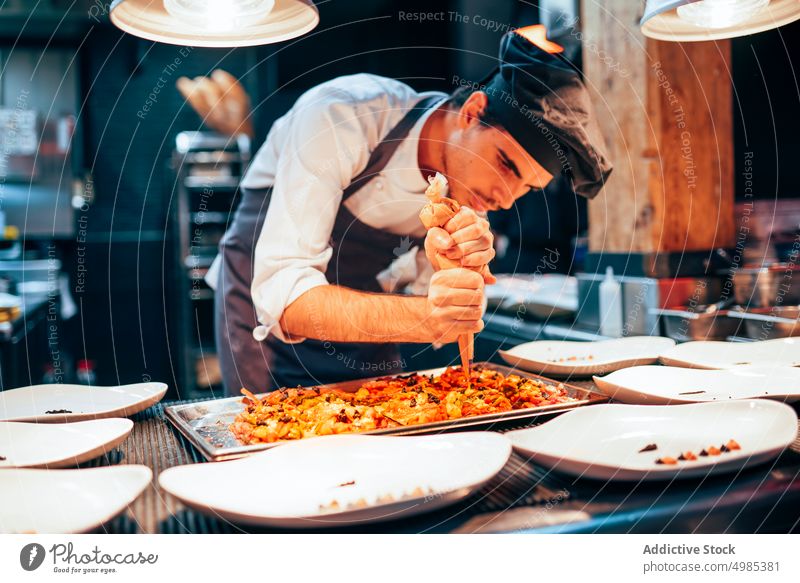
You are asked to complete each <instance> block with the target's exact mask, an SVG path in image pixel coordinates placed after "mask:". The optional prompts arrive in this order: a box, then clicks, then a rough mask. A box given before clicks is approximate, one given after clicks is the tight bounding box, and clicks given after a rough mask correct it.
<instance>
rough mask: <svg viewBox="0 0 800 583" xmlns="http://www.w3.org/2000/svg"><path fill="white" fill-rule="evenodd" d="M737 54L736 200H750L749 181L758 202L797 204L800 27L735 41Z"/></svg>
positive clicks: (799, 183)
mask: <svg viewBox="0 0 800 583" xmlns="http://www.w3.org/2000/svg"><path fill="white" fill-rule="evenodd" d="M732 52H733V57H732V58H733V81H734V85H733V88H734V102H733V118H734V124H735V125H734V128H735V142H734V145H735V158H736V159H735V163H736V196H737V199H739V200H744V199H745V198H746V197H745V186H746V184H745V181H746V180H752V188H753V191H754V192H753V193H752V194H753V197H754V198H763V199H774V198H796V197H798V196H800V174H799V173H798V172H797V171H796V168H797V160H798V159H800V113H798V109H800V86H799V85H798V84H800V80H798V74H797V71H796V69H795V66H794V65H795V64H797V61H798V59H799V58H800V21H797V22H794V23H792V24H788V25H786V26H783V27H781V28H778V29H775V30H769V31H766V32H762V33H759V34H755V35H752V36H746V37H742V38H737V39H733V41H732ZM748 153H751V157H750V158H747V156H748V155H750V154H748ZM748 159H749V161H750V165H749V167H748V166H746V165H745V164H746V163H745V161H746V160H748ZM746 170H751V171H752V179H751V178H749V177H747V178H746V177H745V175H744V172H745V171H746Z"/></svg>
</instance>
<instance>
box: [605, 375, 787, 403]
mask: <svg viewBox="0 0 800 583" xmlns="http://www.w3.org/2000/svg"><path fill="white" fill-rule="evenodd" d="M594 383H595V385H597V388H598V389H600V391H601V392H602V393H603V394H605V395H607V396H608V397H611V398H612V399H614V400H616V401H621V402H623V403H631V404H640V405H670V404H671V405H675V404H679V403H702V402H704V401H727V400H730V399H753V398H765V399H776V400H779V401H789V402H792V401H797V400H798V399H800V368H795V367H791V366H776V367H772V366H763V365H761V366H740V367H736V368H731V369H725V370H701V369H696V368H678V367H672V366H634V367H631V368H625V369H622V370H618V371H616V372H612V373H611V374H610V375H607V376H604V377H597V376H596V377H594Z"/></svg>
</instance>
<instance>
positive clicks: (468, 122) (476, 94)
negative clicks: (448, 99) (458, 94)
mask: <svg viewBox="0 0 800 583" xmlns="http://www.w3.org/2000/svg"><path fill="white" fill-rule="evenodd" d="M488 107H489V97H488V96H487V95H486V94H485V93H484V92H483V91H473V92H472V94H471V95H470V96H469V97H467V99H466V101H464V104H463V105H462V106H461V110H460V111H459V113H460V114H461V115H459V116H458V123H459V126H461V127H462V128H463V129H466V128H468V127H470V126H473V125H479V124H482V123H483V122H482V121H481V118H483V116H484V114H485V113H486V109H487V108H488Z"/></svg>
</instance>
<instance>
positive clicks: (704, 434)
mask: <svg viewBox="0 0 800 583" xmlns="http://www.w3.org/2000/svg"><path fill="white" fill-rule="evenodd" d="M506 435H507V436H508V437H509V438H510V439H511V442H512V443H513V444H514V448H515V449H516V450H518V451H519V452H521V453H522V454H523V455H527V456H530V457H531V458H532V459H533V461H534V462H535V463H538V464H540V465H543V466H545V467H547V468H551V469H553V470H556V471H559V472H563V473H566V474H570V475H573V476H578V477H581V478H595V479H598V480H666V479H673V478H696V477H699V476H707V475H710V474H717V473H722V472H730V471H734V470H739V469H742V468H744V467H747V466H751V465H754V464H757V463H762V462H765V461H768V460H771V459H773V458H775V457H777V456H778V454H780V453H781V452H782V451H783V450H784V449H785V448H786V447H787V446H788V445H789V444H790V443H792V441H794V439H795V438H796V437H797V415H796V414H795V412H794V410H793V409H792V408H791V407H789V406H788V405H785V404H784V403H778V402H775V401H765V400H739V401H727V402H715V403H697V404H692V405H654V406H652V407H643V406H641V405H595V406H593V407H584V408H582V409H575V410H574V411H570V412H568V413H564V414H563V415H561V416H559V417H557V418H556V419H554V420H553V421H549V422H547V423H544V424H543V425H540V426H538V427H532V428H529V429H520V430H517V431H511V432H509V433H506ZM731 439H734V440H736V442H738V443H739V445H740V446H741V449H740V450H736V451H731V452H728V453H721V454H720V455H718V456H707V457H698V459H697V460H695V461H680V462H678V464H676V465H659V464H657V463H656V460H657V459H659V458H661V457H665V456H668V457H673V458H677V457H678V456H679V455H680V454H681V453H683V452H686V451H692V452H694V453H695V454H698V453H699V452H700V451H702V450H703V449H706V448H708V447H710V446H714V447H718V448H719V447H720V446H721V445H722V444H726V443H728V441H729V440H731ZM650 444H656V446H657V449H656V450H655V451H645V452H643V451H641V450H642V449H644V448H645V446H647V445H650Z"/></svg>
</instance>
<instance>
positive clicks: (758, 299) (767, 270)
mask: <svg viewBox="0 0 800 583" xmlns="http://www.w3.org/2000/svg"><path fill="white" fill-rule="evenodd" d="M799 279H800V268H798V266H797V265H795V264H794V263H774V264H772V265H765V266H764V267H756V268H753V267H743V268H741V269H737V270H736V271H735V272H734V274H733V293H734V296H735V298H736V303H737V304H739V305H740V306H742V307H743V308H745V309H749V308H769V307H772V306H784V305H785V306H789V305H792V304H795V305H796V304H800V281H798V280H799Z"/></svg>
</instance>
